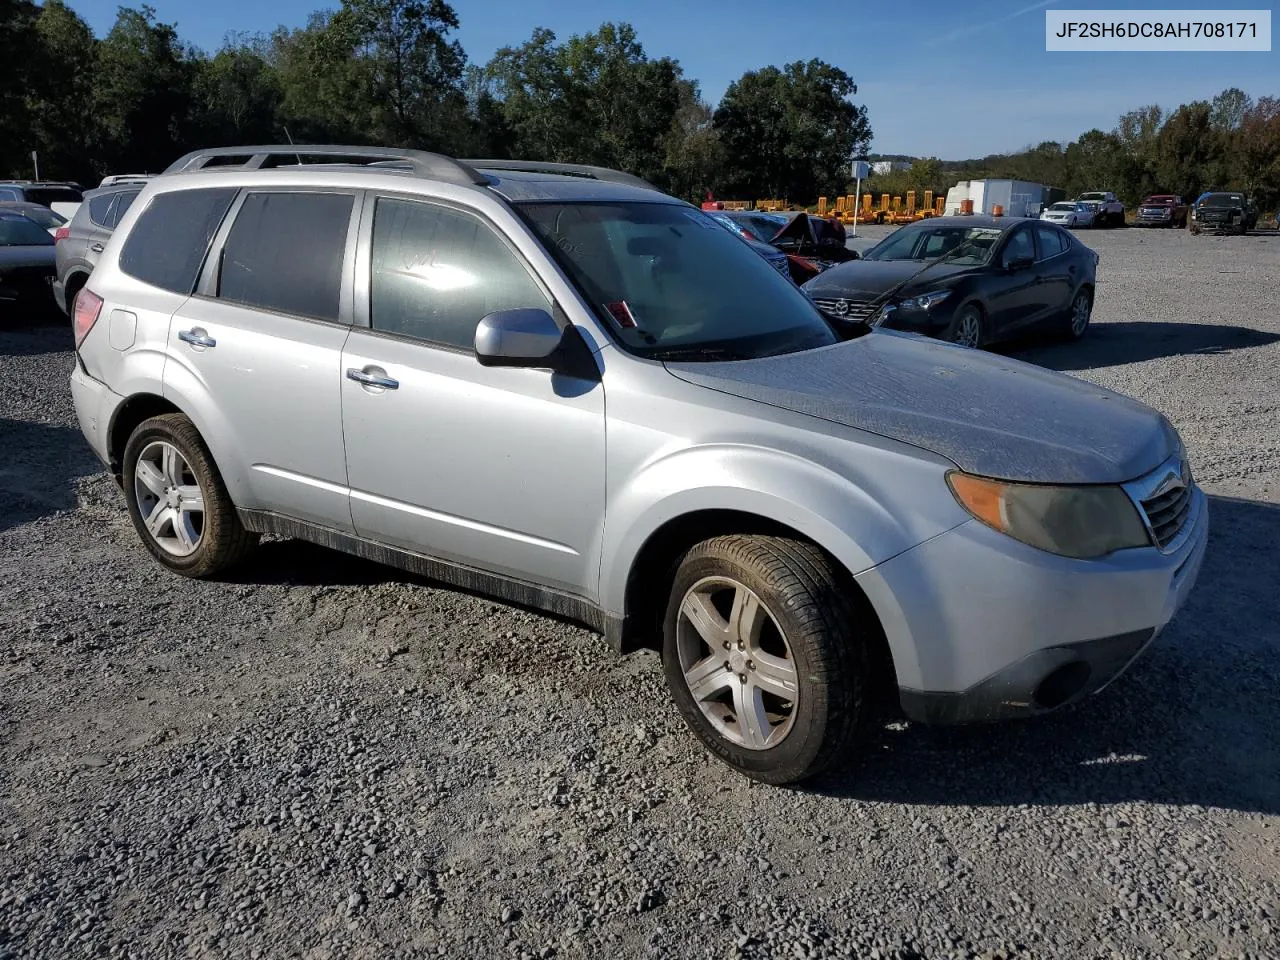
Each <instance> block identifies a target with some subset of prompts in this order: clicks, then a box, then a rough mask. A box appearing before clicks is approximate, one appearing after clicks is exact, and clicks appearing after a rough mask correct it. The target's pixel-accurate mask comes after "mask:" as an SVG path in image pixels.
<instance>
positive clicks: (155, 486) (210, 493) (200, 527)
mask: <svg viewBox="0 0 1280 960" xmlns="http://www.w3.org/2000/svg"><path fill="white" fill-rule="evenodd" d="M124 495H125V501H126V503H127V504H128V508H129V517H130V518H131V519H132V520H133V525H134V527H135V528H136V529H137V531H138V536H140V537H141V538H142V543H143V545H144V546H145V547H146V548H147V550H148V551H150V553H151V555H152V556H153V557H155V558H156V560H158V561H159V562H160V564H161V565H162V566H164V567H167V568H168V569H170V570H172V571H173V572H174V573H180V574H182V575H183V576H186V577H201V578H203V577H211V576H213V575H214V574H216V573H219V572H221V571H222V570H225V569H227V568H228V567H230V566H232V565H233V564H235V563H237V562H239V561H240V560H242V559H243V558H244V557H245V556H246V555H247V554H248V553H249V552H250V551H251V550H252V549H253V548H254V547H255V546H256V545H257V543H258V535H257V534H255V533H250V532H248V531H247V530H245V529H244V527H243V526H242V525H241V523H240V517H239V516H238V515H237V514H236V508H235V505H234V504H233V503H232V502H231V498H230V496H228V494H227V488H226V486H225V485H224V484H223V482H222V477H221V476H220V475H219V473H218V470H217V467H215V466H214V463H213V457H212V456H210V454H209V450H208V448H207V447H206V446H205V444H204V441H203V440H202V439H201V437H200V433H199V431H197V430H196V428H195V425H194V424H192V422H191V421H190V420H188V419H187V418H186V417H185V416H184V415H182V414H180V413H167V414H164V415H163V416H159V417H153V418H151V419H150V420H145V421H143V422H142V423H141V424H139V425H138V428H137V429H136V430H134V431H133V435H132V436H131V437H130V438H129V442H128V443H127V444H126V445H125V448H124Z"/></svg>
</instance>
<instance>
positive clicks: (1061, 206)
mask: <svg viewBox="0 0 1280 960" xmlns="http://www.w3.org/2000/svg"><path fill="white" fill-rule="evenodd" d="M1075 208H1076V205H1075V204H1074V203H1055V204H1054V205H1053V206H1052V207H1050V208H1049V209H1050V210H1060V211H1062V212H1063V213H1072V212H1073V211H1074V210H1075Z"/></svg>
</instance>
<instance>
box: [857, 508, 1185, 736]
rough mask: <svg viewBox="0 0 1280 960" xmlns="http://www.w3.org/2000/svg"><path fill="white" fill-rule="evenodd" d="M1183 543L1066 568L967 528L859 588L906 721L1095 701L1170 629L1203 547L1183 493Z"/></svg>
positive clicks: (1062, 560)
mask: <svg viewBox="0 0 1280 960" xmlns="http://www.w3.org/2000/svg"><path fill="white" fill-rule="evenodd" d="M1186 523H1187V528H1188V530H1189V533H1188V534H1187V535H1186V536H1185V538H1183V539H1182V540H1181V542H1180V545H1179V546H1178V547H1177V549H1176V550H1175V551H1174V552H1172V553H1169V554H1165V553H1162V552H1161V551H1159V550H1157V549H1156V548H1155V547H1146V548H1141V549H1135V550H1121V551H1118V552H1116V553H1114V554H1111V555H1110V556H1108V557H1103V558H1100V559H1097V560H1072V559H1069V558H1066V557H1058V556H1055V555H1053V554H1049V553H1046V552H1044V551H1041V550H1036V549H1035V548H1033V547H1029V546H1026V545H1024V544H1022V543H1019V542H1018V541H1016V540H1013V539H1011V538H1010V537H1007V536H1005V535H1003V534H1001V533H998V532H996V531H995V530H992V529H991V528H989V527H987V526H985V525H983V524H981V523H979V522H978V521H976V520H974V521H969V522H966V523H963V524H961V525H960V526H959V527H956V528H955V529H953V530H951V531H949V532H947V533H944V534H942V535H940V536H938V537H934V538H933V539H932V540H929V541H926V542H925V543H923V544H920V545H919V546H918V547H915V548H914V549H912V550H909V551H907V552H906V553H903V554H900V555H898V556H897V557H894V558H893V559H891V560H889V561H886V562H885V563H883V564H880V565H879V566H877V567H874V568H872V569H871V570H868V571H865V572H864V573H862V574H860V575H859V576H858V577H857V580H858V583H859V585H860V586H861V587H862V588H863V590H864V592H865V593H866V594H867V596H868V598H869V599H870V600H871V603H872V605H873V606H874V607H875V608H876V612H877V613H878V614H879V616H880V620H881V624H882V626H883V628H884V631H885V636H886V639H887V640H888V642H889V648H890V651H891V653H892V656H893V661H894V669H895V671H896V673H897V679H898V687H899V699H900V701H901V704H902V708H903V710H904V712H905V713H906V714H907V716H908V717H910V718H912V719H915V720H919V721H921V722H926V723H959V722H972V721H979V720H998V719H1005V718H1011V717H1019V716H1031V715H1035V714H1039V713H1046V712H1048V711H1050V710H1054V709H1057V708H1058V707H1061V706H1064V705H1066V704H1067V703H1071V702H1074V701H1076V700H1079V699H1080V698H1081V697H1085V696H1087V695H1089V694H1091V693H1096V692H1098V691H1099V690H1101V689H1102V688H1103V687H1105V686H1106V685H1107V684H1108V683H1110V682H1111V681H1112V680H1114V679H1115V678H1116V677H1117V676H1119V675H1120V673H1122V672H1123V671H1124V670H1125V669H1126V668H1127V667H1128V665H1129V664H1130V663H1132V662H1133V660H1135V659H1136V658H1137V657H1138V656H1139V655H1140V654H1141V653H1142V651H1143V650H1144V649H1146V646H1147V645H1148V644H1149V643H1150V642H1151V641H1152V640H1153V639H1154V638H1155V637H1156V635H1158V634H1159V632H1160V631H1161V630H1162V629H1163V628H1164V626H1165V625H1166V624H1167V623H1168V622H1169V621H1170V620H1171V619H1172V618H1173V615H1174V614H1175V613H1176V612H1177V611H1178V609H1179V608H1180V607H1181V606H1182V604H1183V603H1184V602H1185V601H1186V598H1187V595H1188V594H1189V592H1190V591H1191V588H1192V586H1193V585H1194V583H1195V580H1196V577H1197V576H1198V574H1199V572H1200V565H1201V562H1202V560H1203V558H1204V551H1205V545H1206V543H1207V542H1208V531H1209V521H1208V506H1207V500H1206V498H1205V495H1204V493H1203V492H1202V491H1200V490H1199V489H1196V490H1195V491H1194V493H1193V501H1192V507H1191V513H1190V515H1189V516H1188V519H1187V521H1186Z"/></svg>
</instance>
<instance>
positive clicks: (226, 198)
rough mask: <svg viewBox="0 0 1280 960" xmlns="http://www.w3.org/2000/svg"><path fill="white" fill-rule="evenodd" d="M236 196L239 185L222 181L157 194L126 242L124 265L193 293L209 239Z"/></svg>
mask: <svg viewBox="0 0 1280 960" xmlns="http://www.w3.org/2000/svg"><path fill="white" fill-rule="evenodd" d="M235 196H236V190H235V188H230V189H228V188H225V187H219V188H213V189H206V190H183V191H181V192H178V193H162V194H160V195H159V196H156V197H153V198H152V200H151V203H150V204H149V205H148V206H147V209H146V210H143V211H142V216H140V217H138V219H137V221H136V222H135V223H134V225H133V229H132V230H131V231H130V232H129V236H128V237H127V238H126V240H125V242H124V249H123V250H121V251H120V269H121V270H123V271H124V272H125V273H127V274H128V275H129V276H131V277H134V278H136V279H138V280H141V281H142V282H143V283H149V284H151V285H152V286H156V287H160V288H162V289H164V290H172V291H173V292H174V293H184V294H189V293H191V291H192V290H194V289H195V285H196V278H197V277H198V276H199V275H200V265H201V264H202V263H204V257H205V254H206V253H207V252H208V250H209V241H211V240H212V239H213V235H214V233H216V232H217V229H218V224H220V223H221V222H222V218H223V217H224V216H226V213H227V209H228V208H229V207H230V206H231V201H232V200H234V199H235Z"/></svg>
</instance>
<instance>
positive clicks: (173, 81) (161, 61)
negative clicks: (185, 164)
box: [90, 6, 195, 173]
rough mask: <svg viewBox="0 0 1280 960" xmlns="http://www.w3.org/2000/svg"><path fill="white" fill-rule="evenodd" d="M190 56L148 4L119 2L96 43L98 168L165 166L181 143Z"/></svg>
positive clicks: (188, 106)
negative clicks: (134, 6) (109, 24)
mask: <svg viewBox="0 0 1280 960" xmlns="http://www.w3.org/2000/svg"><path fill="white" fill-rule="evenodd" d="M194 75H195V62H194V57H193V56H192V55H191V54H190V53H189V52H188V51H187V50H185V49H183V47H182V44H181V42H180V41H179V40H178V34H177V31H176V30H175V29H174V27H173V25H172V24H168V23H159V22H157V21H156V18H155V10H154V9H153V8H151V7H149V6H143V7H141V8H138V9H132V8H128V7H122V8H121V9H120V13H119V15H118V16H117V18H116V22H115V25H114V26H113V27H112V28H111V32H110V33H108V34H107V36H106V37H105V38H104V39H103V40H102V42H101V43H100V44H99V45H98V59H97V64H96V69H95V72H94V88H93V96H92V98H91V100H90V108H91V110H92V111H93V113H94V115H95V117H96V118H97V120H98V122H99V131H98V132H99V134H100V136H101V140H100V143H99V145H98V150H97V151H96V160H97V161H98V166H100V167H101V168H102V169H103V170H104V171H106V170H111V171H115V172H131V173H143V172H149V171H151V172H154V171H157V170H161V169H163V168H164V167H166V166H168V165H169V163H170V162H172V161H173V160H174V159H176V157H177V156H178V155H179V154H181V152H182V151H183V150H184V149H185V148H186V146H187V136H188V133H189V132H190V118H191V113H192V79H193V77H194Z"/></svg>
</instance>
